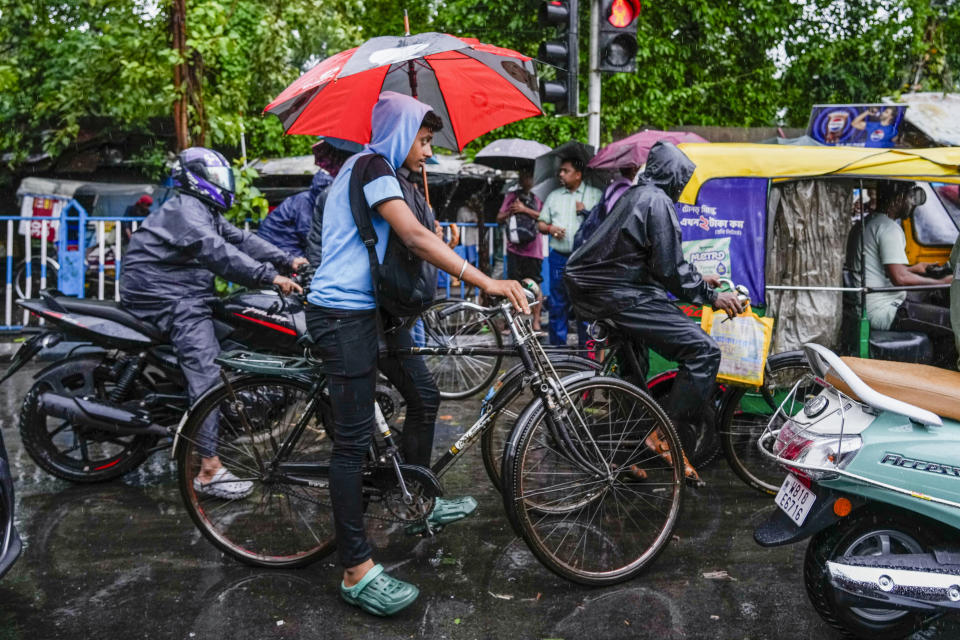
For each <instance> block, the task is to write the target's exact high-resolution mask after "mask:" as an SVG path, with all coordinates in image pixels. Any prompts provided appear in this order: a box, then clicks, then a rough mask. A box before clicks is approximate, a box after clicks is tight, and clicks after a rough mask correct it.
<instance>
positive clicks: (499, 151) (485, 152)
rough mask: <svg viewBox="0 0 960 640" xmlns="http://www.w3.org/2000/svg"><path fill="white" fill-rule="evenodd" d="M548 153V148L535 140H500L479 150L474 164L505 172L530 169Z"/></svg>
mask: <svg viewBox="0 0 960 640" xmlns="http://www.w3.org/2000/svg"><path fill="white" fill-rule="evenodd" d="M549 152H550V147H548V146H547V145H545V144H542V143H540V142H537V141H536V140H524V139H523V138H502V139H500V140H494V141H493V142H491V143H490V144H488V145H487V146H485V147H484V148H483V149H480V151H478V152H477V155H476V157H475V158H474V162H476V163H477V164H483V165H486V166H488V167H493V168H494V169H503V170H507V171H516V170H519V169H523V168H525V167H529V168H531V169H532V168H533V164H534V161H536V159H537V158H538V157H540V156H542V155H543V154H545V153H549Z"/></svg>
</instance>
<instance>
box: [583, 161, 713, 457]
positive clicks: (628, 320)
mask: <svg viewBox="0 0 960 640" xmlns="http://www.w3.org/2000/svg"><path fill="white" fill-rule="evenodd" d="M694 168H695V167H694V164H693V163H692V162H690V160H689V159H688V158H687V157H686V156H685V155H683V153H682V152H681V151H680V150H679V149H677V148H676V147H674V146H673V145H672V144H670V143H664V142H659V143H657V144H656V145H654V147H653V149H651V151H650V156H649V158H648V159H647V168H646V170H645V172H644V175H643V181H642V182H641V183H640V184H639V185H638V186H635V187H631V189H630V190H629V191H627V192H626V194H624V195H623V196H622V197H621V198H620V200H619V201H617V204H616V205H615V206H614V208H613V211H611V212H610V215H609V216H608V217H607V219H606V220H605V221H604V222H603V223H602V224H601V225H600V228H599V229H597V231H596V232H595V233H594V234H593V235H592V236H591V237H590V238H589V239H588V240H587V242H586V243H584V245H583V246H582V247H580V248H579V249H577V251H576V252H574V254H573V255H572V256H571V257H570V261H569V262H568V263H567V271H566V276H565V282H566V285H567V290H568V291H569V292H570V296H571V299H572V301H573V306H574V308H575V309H576V310H577V313H578V315H580V316H581V317H588V318H591V319H609V320H610V321H611V322H613V323H614V324H615V325H616V326H617V328H618V329H619V330H620V331H621V332H622V333H623V334H624V335H625V336H626V337H628V338H629V339H630V340H632V341H633V342H634V344H635V345H637V346H638V347H639V348H638V353H637V356H638V358H637V359H638V361H639V363H640V366H641V367H643V368H644V370H643V371H637V372H632V371H631V372H625V374H626V375H628V376H631V375H632V376H636V378H635V381H636V382H638V383H643V381H644V380H645V379H646V376H647V371H646V368H647V367H646V364H647V362H646V357H645V356H646V348H647V347H649V348H651V349H653V350H654V351H656V352H657V353H659V354H660V355H662V356H664V357H665V358H667V359H669V360H673V361H675V362H677V363H679V370H678V372H677V376H676V378H674V382H673V387H672V389H671V391H670V396H669V398H668V399H667V403H666V407H665V408H666V410H667V413H669V414H670V417H671V418H673V420H674V423H675V425H676V427H677V431H678V433H679V435H680V438H681V440H682V441H683V446H684V450H685V451H687V452H688V454H689V456H690V458H691V460H692V462H693V463H694V465H696V464H698V460H700V459H706V455H707V454H708V453H709V452H710V451H711V449H710V446H708V445H707V444H706V443H707V442H708V440H709V434H710V433H711V431H710V430H711V429H712V424H713V411H712V403H711V402H710V397H711V394H712V392H713V387H714V383H715V379H716V375H717V370H718V369H719V367H720V349H719V348H718V347H717V345H716V343H715V342H714V341H713V338H711V337H710V336H708V335H707V334H706V333H704V331H703V330H702V329H701V328H700V326H699V325H698V324H697V323H695V322H691V321H690V319H689V318H687V317H686V316H685V315H684V313H683V312H682V311H680V309H678V308H677V307H676V305H674V304H673V302H671V301H670V299H669V297H668V296H667V293H668V292H669V293H672V294H673V295H674V296H676V297H677V298H680V299H681V300H685V301H687V302H691V303H694V304H711V303H713V301H715V300H716V297H717V294H716V293H715V292H714V291H713V290H712V289H710V287H709V286H707V284H706V283H705V282H704V281H703V278H701V277H700V274H699V273H698V272H697V270H696V268H695V267H693V265H691V264H689V263H688V262H687V261H686V260H684V258H683V249H682V245H681V236H680V225H679V223H678V222H677V214H676V211H675V209H674V202H675V201H676V199H677V198H678V197H679V196H680V192H681V191H683V188H684V186H685V185H686V184H687V182H688V181H689V180H690V177H691V176H692V175H693V170H694ZM700 455H702V456H703V458H699V456H700Z"/></svg>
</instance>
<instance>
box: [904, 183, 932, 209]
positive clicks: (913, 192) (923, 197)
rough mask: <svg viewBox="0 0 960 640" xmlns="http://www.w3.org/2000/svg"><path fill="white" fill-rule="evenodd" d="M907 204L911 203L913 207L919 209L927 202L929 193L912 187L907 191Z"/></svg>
mask: <svg viewBox="0 0 960 640" xmlns="http://www.w3.org/2000/svg"><path fill="white" fill-rule="evenodd" d="M906 196H907V202H908V203H910V206H911V207H919V206H920V205H922V204H923V203H924V202H926V201H927V192H926V191H924V190H923V188H921V187H918V186H912V187H910V189H909V190H908V191H907V194H906Z"/></svg>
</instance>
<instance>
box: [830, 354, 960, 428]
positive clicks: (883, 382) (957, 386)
mask: <svg viewBox="0 0 960 640" xmlns="http://www.w3.org/2000/svg"><path fill="white" fill-rule="evenodd" d="M841 360H843V362H844V363H845V364H846V365H847V366H848V367H850V368H851V369H852V370H853V372H854V373H855V374H857V377H859V378H860V379H861V380H863V381H864V382H865V383H866V384H867V385H868V386H869V387H870V388H871V389H874V390H875V391H878V392H880V393H882V394H884V395H888V396H890V397H891V398H896V399H897V400H900V401H901V402H906V403H908V404H912V405H913V406H915V407H920V408H921V409H926V410H927V411H932V412H933V413H935V414H937V415H938V416H940V417H943V418H952V419H953V420H960V373H958V372H956V371H948V370H947V369H940V368H938V367H931V366H929V365H925V364H910V363H908V362H891V361H889V360H866V359H863V358H848V357H844V358H841ZM827 382H829V383H830V384H832V385H833V386H834V387H836V388H837V389H839V390H840V391H842V392H843V393H845V394H847V395H849V396H850V397H852V398H857V396H856V394H854V393H853V392H852V391H851V390H850V388H849V387H848V386H847V385H846V384H845V383H844V382H843V380H841V379H840V378H839V377H838V376H836V375H835V374H834V373H833V372H832V371H831V372H830V374H829V375H827ZM857 399H858V400H859V398H857Z"/></svg>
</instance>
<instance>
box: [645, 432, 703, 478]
mask: <svg viewBox="0 0 960 640" xmlns="http://www.w3.org/2000/svg"><path fill="white" fill-rule="evenodd" d="M645 444H646V445H647V446H648V447H649V448H651V449H653V450H654V451H656V452H657V454H659V455H660V457H661V458H663V459H664V461H666V463H667V464H671V465H672V464H673V458H672V456H671V454H670V447H669V445H668V444H667V442H666V440H664V438H663V436H661V435H660V433H659V432H657V431H654V432H653V433H651V434H650V435H649V436H647V440H646V442H645ZM683 475H684V478H685V479H686V482H687V485H688V486H692V487H704V486H706V484H707V483H706V482H704V481H703V480H702V479H701V478H700V474H698V473H697V470H696V469H694V468H693V465H692V464H690V460H688V459H687V454H686V453H684V454H683Z"/></svg>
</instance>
